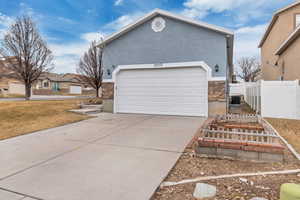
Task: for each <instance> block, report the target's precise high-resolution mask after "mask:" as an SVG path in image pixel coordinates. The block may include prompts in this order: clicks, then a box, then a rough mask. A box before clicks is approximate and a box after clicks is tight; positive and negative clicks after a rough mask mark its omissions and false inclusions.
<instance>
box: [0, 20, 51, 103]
mask: <svg viewBox="0 0 300 200" xmlns="http://www.w3.org/2000/svg"><path fill="white" fill-rule="evenodd" d="M0 53H1V54H2V56H3V57H4V58H5V61H6V63H7V65H6V66H7V68H8V69H9V70H11V71H13V72H14V76H15V77H14V78H16V79H18V80H20V81H21V82H23V83H24V85H25V97H26V99H27V100H29V99H30V96H31V86H32V84H33V83H34V82H35V81H36V80H37V79H38V78H39V77H40V75H41V74H42V73H43V72H47V71H50V70H51V69H52V68H51V67H49V65H50V64H51V61H52V59H53V57H52V53H51V51H50V50H49V49H48V47H47V44H46V42H45V41H44V40H43V39H42V37H41V36H40V34H39V32H38V30H37V28H36V25H35V23H34V22H33V21H32V19H31V18H30V17H29V16H22V17H19V18H17V19H16V21H15V23H14V24H13V25H11V27H10V28H9V30H8V33H7V34H5V35H4V39H3V41H2V48H1V51H0Z"/></svg>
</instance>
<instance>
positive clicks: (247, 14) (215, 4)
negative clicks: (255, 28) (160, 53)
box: [181, 0, 283, 23]
mask: <svg viewBox="0 0 300 200" xmlns="http://www.w3.org/2000/svg"><path fill="white" fill-rule="evenodd" d="M282 2H283V0H279V1H275V2H274V1H273V0H259V1H253V0H186V1H185V2H184V3H183V6H184V10H183V11H182V12H181V14H182V15H185V16H188V17H192V18H199V19H201V18H204V17H206V16H207V15H208V14H210V13H223V14H227V15H229V16H232V17H233V18H234V21H235V22H242V23H246V22H248V21H249V20H250V19H258V18H261V17H263V16H265V15H266V14H269V13H266V9H268V8H270V7H273V6H275V7H276V6H278V5H281V4H282Z"/></svg>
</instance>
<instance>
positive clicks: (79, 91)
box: [70, 85, 81, 94]
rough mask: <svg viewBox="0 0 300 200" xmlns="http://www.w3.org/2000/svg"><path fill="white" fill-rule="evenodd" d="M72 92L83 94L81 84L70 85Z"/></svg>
mask: <svg viewBox="0 0 300 200" xmlns="http://www.w3.org/2000/svg"><path fill="white" fill-rule="evenodd" d="M70 94H81V86H74V85H72V86H70Z"/></svg>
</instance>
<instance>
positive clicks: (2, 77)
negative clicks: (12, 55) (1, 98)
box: [0, 58, 25, 95]
mask: <svg viewBox="0 0 300 200" xmlns="http://www.w3.org/2000/svg"><path fill="white" fill-rule="evenodd" d="M8 64H9V63H8V62H7V61H6V60H5V59H3V58H1V59H0V94H4V95H6V94H21V95H24V94H25V87H24V85H23V84H22V83H21V82H20V81H19V80H17V79H16V78H15V76H14V72H12V71H10V70H9V69H8V68H7V65H8Z"/></svg>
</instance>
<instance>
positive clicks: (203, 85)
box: [114, 67, 208, 116]
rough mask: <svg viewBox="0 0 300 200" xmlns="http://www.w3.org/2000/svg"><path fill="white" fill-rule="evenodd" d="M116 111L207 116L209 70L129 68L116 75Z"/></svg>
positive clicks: (196, 68)
mask: <svg viewBox="0 0 300 200" xmlns="http://www.w3.org/2000/svg"><path fill="white" fill-rule="evenodd" d="M116 86H117V87H116V95H115V107H114V109H115V112H117V113H144V114H162V115H185V116H207V113H208V80H207V73H206V71H205V70H204V69H202V68H200V67H186V68H185V67H183V68H160V69H130V70H121V71H119V72H118V74H117V75H116Z"/></svg>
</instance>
